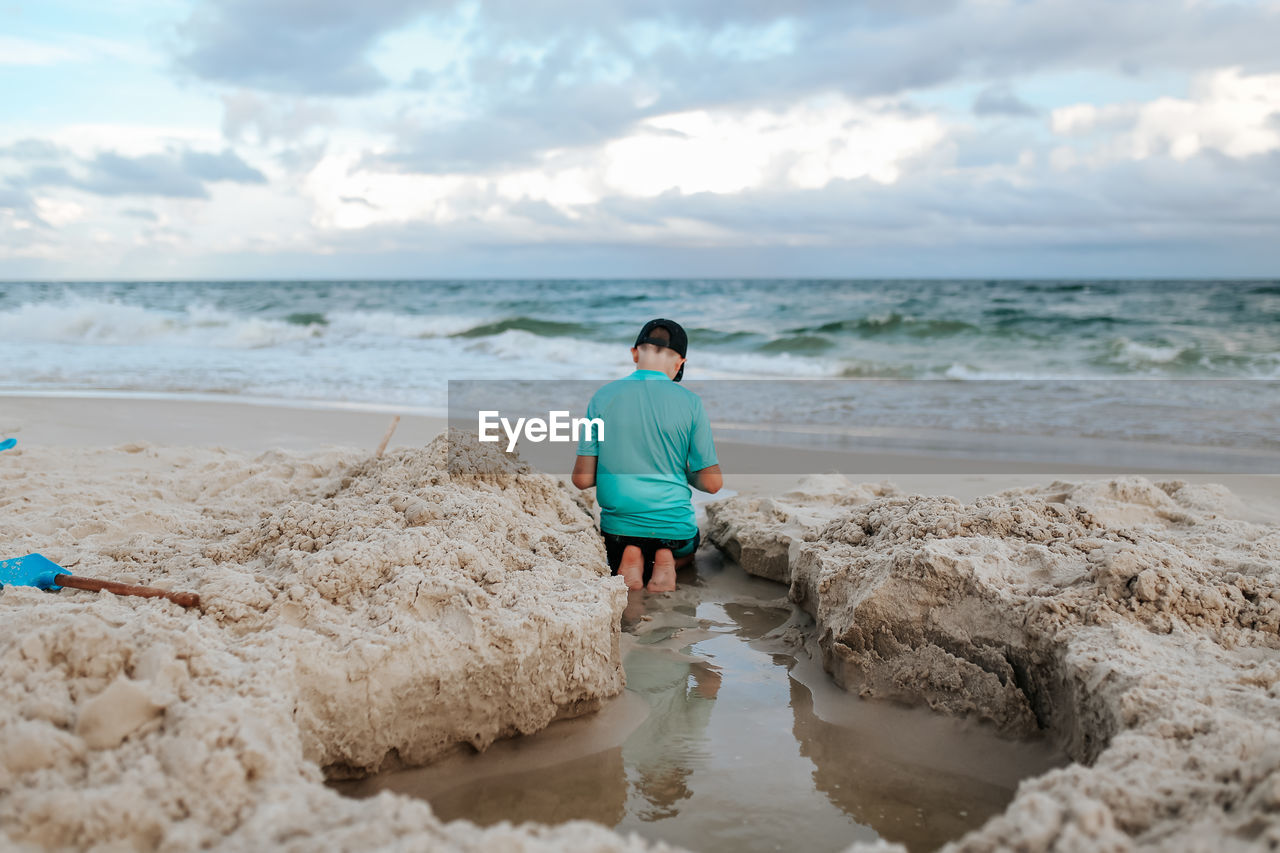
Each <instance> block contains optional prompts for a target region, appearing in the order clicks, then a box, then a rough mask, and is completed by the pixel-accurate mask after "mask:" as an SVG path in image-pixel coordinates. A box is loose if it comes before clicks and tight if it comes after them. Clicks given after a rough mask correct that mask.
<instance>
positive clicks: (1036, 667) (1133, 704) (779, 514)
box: [708, 477, 1280, 851]
mask: <svg viewBox="0 0 1280 853" xmlns="http://www.w3.org/2000/svg"><path fill="white" fill-rule="evenodd" d="M1246 515H1247V513H1246V512H1245V508H1244V507H1242V505H1241V504H1240V502H1239V501H1238V500H1237V499H1236V498H1235V497H1234V496H1233V495H1232V494H1231V493H1230V492H1229V491H1227V490H1226V489H1224V488H1222V487H1220V486H1199V485H1190V484H1187V483H1183V482H1160V483H1152V482H1150V481H1148V480H1145V479H1142V478H1138V477H1126V478H1121V479H1115V480H1106V481H1097V482H1087V483H1079V484H1072V483H1063V482H1055V483H1053V484H1052V485H1050V486H1048V487H1044V488H1030V489H1019V490H1012V491H1008V492H1003V493H1000V494H998V495H993V496H989V497H983V498H979V499H978V500H976V501H975V502H973V503H972V504H963V503H961V502H959V501H956V500H954V499H952V498H947V497H930V496H921V495H900V494H897V493H895V492H894V491H893V490H892V488H891V487H887V486H874V487H867V486H859V487H853V486H851V485H850V484H843V485H841V484H840V483H839V482H832V481H831V480H830V479H828V480H826V481H820V482H815V483H813V484H811V488H807V489H801V490H798V491H797V492H793V493H790V494H788V495H784V496H781V497H780V498H778V499H774V500H770V501H762V500H758V499H743V498H734V499H730V500H727V501H724V502H720V503H717V504H713V505H711V506H710V507H709V508H708V516H709V520H710V522H711V525H710V526H711V531H710V532H711V537H712V539H713V540H714V541H715V542H716V543H717V544H719V545H720V546H721V547H723V548H725V550H727V551H728V552H729V553H730V554H734V555H741V560H742V563H743V566H744V567H745V568H746V569H747V570H748V571H752V572H755V573H757V574H762V575H765V576H768V577H781V578H782V579H784V580H787V581H789V582H790V584H791V597H792V598H793V599H794V600H795V601H797V602H798V603H800V604H801V606H803V607H804V608H806V609H807V610H808V611H810V612H811V613H812V614H813V615H814V616H815V618H816V619H817V621H818V624H819V628H820V630H821V631H822V635H821V646H822V649H823V654H824V658H825V660H824V664H825V665H826V667H827V669H828V670H829V671H830V672H831V673H832V675H833V676H835V678H836V679H837V680H838V681H840V682H841V683H842V684H843V685H845V686H846V687H847V688H849V689H851V690H858V691H860V692H861V693H862V694H864V695H868V696H879V697H886V698H891V699H895V700H899V701H905V702H912V703H926V704H928V705H930V706H931V707H933V708H935V709H938V710H941V711H945V712H948V713H954V714H964V715H972V716H976V717H980V718H984V719H987V720H990V721H992V722H993V723H995V724H996V725H998V726H1000V727H1001V728H1002V729H1004V730H1005V731H1007V732H1010V733H1013V734H1031V733H1034V732H1037V731H1042V730H1043V731H1047V732H1049V733H1050V735H1051V736H1053V737H1055V738H1057V739H1058V740H1059V741H1060V742H1061V744H1062V746H1063V747H1064V748H1065V749H1066V750H1067V752H1068V754H1069V755H1071V756H1072V757H1073V758H1074V759H1075V760H1076V761H1078V762H1080V763H1079V764H1075V765H1072V766H1070V767H1067V768H1064V769H1062V770H1057V771H1053V772H1051V773H1048V774H1046V775H1044V776H1041V777H1039V778H1036V779H1033V780H1028V781H1027V782H1024V783H1023V784H1022V786H1021V787H1020V789H1019V793H1018V796H1017V798H1016V799H1015V800H1014V802H1013V803H1012V805H1011V806H1010V808H1009V809H1008V810H1007V811H1006V812H1005V814H1004V815H1002V816H1000V817H998V818H996V819H994V820H992V821H991V822H990V823H988V824H987V825H986V826H985V827H984V828H983V829H981V830H979V831H977V832H975V833H972V834H970V835H969V836H967V837H966V838H965V839H962V840H961V841H959V842H957V843H956V844H954V845H950V846H949V848H950V849H956V850H996V849H1017V850H1028V851H1035V850H1125V849H1132V848H1137V847H1146V848H1162V849H1164V848H1178V849H1188V848H1202V849H1207V848H1209V847H1212V848H1213V849H1231V848H1232V847H1237V848H1241V849H1243V848H1246V847H1247V848H1251V849H1257V848H1258V847H1259V846H1265V845H1267V844H1270V845H1271V846H1273V847H1274V846H1275V845H1277V844H1280V724H1278V723H1277V722H1276V721H1277V720H1280V526H1277V525H1274V524H1259V523H1254V522H1251V521H1246V520H1244V518H1245V517H1246ZM782 555H785V565H784V558H783V556H782Z"/></svg>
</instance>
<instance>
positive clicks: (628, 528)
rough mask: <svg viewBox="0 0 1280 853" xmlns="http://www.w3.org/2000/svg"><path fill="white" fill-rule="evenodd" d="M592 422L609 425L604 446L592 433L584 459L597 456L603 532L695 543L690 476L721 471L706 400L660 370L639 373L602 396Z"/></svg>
mask: <svg viewBox="0 0 1280 853" xmlns="http://www.w3.org/2000/svg"><path fill="white" fill-rule="evenodd" d="M587 417H588V418H600V419H601V420H602V421H604V440H603V441H599V440H597V437H596V436H595V434H594V432H592V434H591V435H590V436H588V435H587V434H586V432H585V431H584V433H583V435H582V436H581V437H580V439H579V441H578V455H579V456H596V457H599V458H598V459H597V461H596V500H597V501H599V502H600V529H601V530H603V531H604V532H605V533H613V534H617V535H619V536H646V537H650V538H654V539H689V538H690V537H692V536H693V535H694V534H695V533H697V532H698V523H697V521H696V520H695V519H694V515H693V504H692V503H691V501H690V497H691V496H692V494H693V490H692V489H691V488H689V481H688V472H690V471H700V470H702V469H703V468H708V467H710V466H712V465H715V464H717V463H716V448H715V444H714V443H713V442H712V440H711V422H710V421H709V420H707V413H706V411H705V410H704V409H703V408H702V399H701V398H700V397H699V396H698V395H697V394H695V393H693V392H692V391H690V390H689V389H688V388H684V387H681V386H680V385H678V384H677V383H675V382H672V381H671V380H670V379H669V378H667V375H666V374H665V373H662V372H661V371H658V370H637V371H635V372H634V373H632V374H631V375H630V376H627V377H625V378H623V379H618V380H616V381H614V382H610V383H609V384H608V385H605V386H604V387H603V388H601V389H600V390H598V391H596V393H595V395H594V396H593V397H592V398H591V402H590V403H589V404H588V405H587Z"/></svg>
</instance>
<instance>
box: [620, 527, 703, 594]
mask: <svg viewBox="0 0 1280 853" xmlns="http://www.w3.org/2000/svg"><path fill="white" fill-rule="evenodd" d="M601 535H603V536H604V550H605V553H606V554H607V555H608V557H609V571H610V572H611V573H612V574H615V575H616V574H617V573H618V566H619V565H621V563H622V552H623V551H625V550H627V546H628V545H635V546H636V547H638V548H639V549H640V554H641V555H642V556H643V558H644V582H645V583H648V582H649V578H650V577H651V576H652V575H653V557H654V554H656V553H657V552H658V551H659V550H661V549H662V548H670V549H671V556H673V557H675V558H676V559H677V560H678V559H680V558H681V557H687V556H689V555H690V554H692V553H693V552H694V551H697V550H698V544H699V543H700V542H701V541H702V534H701V533H694V534H693V536H691V537H690V538H688V539H650V538H648V537H646V536H619V535H618V534H616V533H604V532H603V531H601Z"/></svg>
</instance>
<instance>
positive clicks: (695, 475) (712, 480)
mask: <svg viewBox="0 0 1280 853" xmlns="http://www.w3.org/2000/svg"><path fill="white" fill-rule="evenodd" d="M578 458H582V457H578ZM591 473H592V475H593V477H594V475H595V471H594V470H593V471H592V472H591ZM686 477H687V478H688V480H689V485H691V486H693V487H694V488H695V489H697V490H698V491H700V492H707V493H709V494H712V495H714V494H715V493H716V492H718V491H720V487H721V486H723V485H724V475H722V474H721V473H720V466H719V465H710V466H708V467H706V468H703V469H701V470H699V471H689V472H688V473H687V474H686Z"/></svg>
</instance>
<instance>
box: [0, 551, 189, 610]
mask: <svg viewBox="0 0 1280 853" xmlns="http://www.w3.org/2000/svg"><path fill="white" fill-rule="evenodd" d="M0 585H4V586H33V587H35V588H36V589H43V590H50V591H52V590H57V589H59V588H60V587H64V586H65V587H71V588H72V589H87V590H90V591H95V592H96V591H98V590H104V589H105V590H106V591H107V592H111V593H115V594H116V595H141V596H143V597H145V598H167V599H169V600H170V601H172V602H173V603H174V604H180V605H182V606H183V607H199V606H200V596H198V595H196V594H195V593H194V592H171V591H169V590H167V589H157V588H156V587H153V586H134V585H133V584H127V583H117V582H116V581H105V580H98V579H97V578H82V577H79V576H77V575H73V574H71V573H70V572H68V571H67V570H66V569H64V568H63V567H62V566H59V565H58V564H57V563H55V562H54V561H53V560H50V559H49V558H48V557H46V556H44V555H43V554H28V555H26V556H25V557H17V558H15V559H12V560H0Z"/></svg>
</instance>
